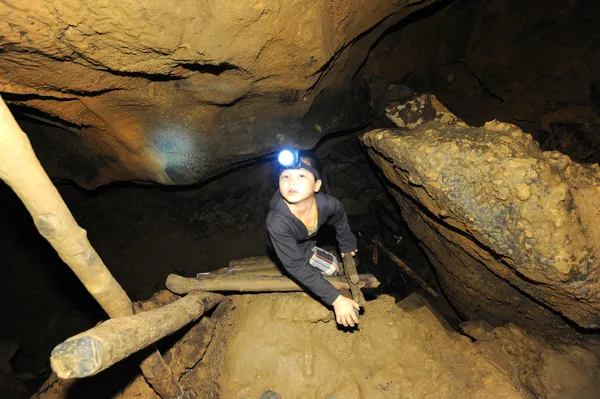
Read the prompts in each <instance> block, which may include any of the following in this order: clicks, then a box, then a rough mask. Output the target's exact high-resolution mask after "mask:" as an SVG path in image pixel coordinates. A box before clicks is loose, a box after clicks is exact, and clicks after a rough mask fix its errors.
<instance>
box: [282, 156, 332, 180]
mask: <svg viewBox="0 0 600 399" xmlns="http://www.w3.org/2000/svg"><path fill="white" fill-rule="evenodd" d="M300 161H302V163H305V164H307V165H308V166H310V167H311V168H313V169H315V171H316V172H317V174H318V175H319V176H315V180H319V179H320V178H321V177H320V174H321V163H320V162H319V160H318V159H317V158H315V157H313V156H312V155H302V156H300ZM288 169H291V168H290V167H289V166H287V167H286V166H282V165H279V167H278V168H277V182H279V177H280V176H281V173H282V172H283V171H284V170H288ZM313 175H314V173H313ZM317 177H318V178H317Z"/></svg>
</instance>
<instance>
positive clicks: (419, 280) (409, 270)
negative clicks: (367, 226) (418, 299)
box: [371, 236, 438, 298]
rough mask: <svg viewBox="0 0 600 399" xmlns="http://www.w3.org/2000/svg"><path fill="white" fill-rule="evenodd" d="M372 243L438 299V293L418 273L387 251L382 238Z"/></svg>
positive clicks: (374, 239)
mask: <svg viewBox="0 0 600 399" xmlns="http://www.w3.org/2000/svg"><path fill="white" fill-rule="evenodd" d="M371 241H372V242H373V244H374V245H376V246H378V247H379V248H381V250H382V251H383V252H385V253H386V255H387V256H389V258H390V259H391V260H393V261H394V263H396V264H397V265H398V266H400V268H401V269H402V270H403V271H404V272H405V273H406V274H408V275H409V276H410V277H412V278H414V279H415V280H416V281H417V283H419V285H420V286H421V287H422V288H423V289H424V290H425V291H427V292H429V293H430V294H431V295H432V296H433V297H435V298H437V297H438V293H437V292H435V290H434V289H433V288H431V287H429V286H428V285H427V283H426V282H425V281H423V279H422V278H421V277H419V276H418V275H417V273H415V272H414V271H412V269H411V268H410V267H408V266H407V265H406V263H404V262H402V261H401V260H400V259H399V258H398V257H397V256H396V255H394V254H393V253H392V251H390V250H389V249H387V248H386V247H385V246H384V245H383V243H382V242H381V238H379V237H378V236H375V238H373V239H371Z"/></svg>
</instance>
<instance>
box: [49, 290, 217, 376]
mask: <svg viewBox="0 0 600 399" xmlns="http://www.w3.org/2000/svg"><path fill="white" fill-rule="evenodd" d="M222 298H223V296H222V295H219V294H214V293H205V292H192V293H190V294H188V295H187V296H185V297H184V298H181V299H179V300H177V301H175V302H173V303H171V304H169V305H166V306H163V307H161V308H158V309H154V310H150V311H148V312H143V313H140V314H137V315H135V316H128V317H119V318H114V319H110V320H107V321H105V322H104V323H102V324H100V325H98V326H96V327H94V328H92V329H90V330H88V331H85V332H83V333H81V334H78V335H75V336H74V337H71V338H69V339H68V340H66V341H65V342H63V343H61V344H60V345H58V346H57V347H56V348H54V350H53V351H52V355H51V356H50V365H51V366H52V370H54V372H55V373H56V374H57V375H58V376H59V377H60V378H82V377H89V376H91V375H94V374H96V373H99V372H100V371H102V370H104V369H106V368H108V367H110V366H112V365H113V364H115V363H116V362H118V361H120V360H122V359H124V358H126V357H128V356H130V355H131V354H133V353H135V352H137V351H139V350H141V349H143V348H145V347H147V346H149V345H151V344H153V343H154V342H156V341H158V340H159V339H161V338H163V337H165V336H167V335H170V334H172V333H173V332H175V331H177V330H179V329H180V328H182V327H183V326H185V325H187V324H189V323H190V322H192V321H194V320H197V319H198V318H199V317H200V316H201V315H202V314H203V313H204V312H206V311H207V310H209V309H211V308H212V307H213V306H215V305H216V304H217V303H219V301H220V300H221V299H222Z"/></svg>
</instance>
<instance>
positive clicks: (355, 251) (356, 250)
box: [342, 249, 358, 258]
mask: <svg viewBox="0 0 600 399" xmlns="http://www.w3.org/2000/svg"><path fill="white" fill-rule="evenodd" d="M357 252H358V249H355V250H354V251H352V252H350V255H352V256H354V255H356V253H357ZM344 255H346V254H345V253H344V252H342V258H343V257H344Z"/></svg>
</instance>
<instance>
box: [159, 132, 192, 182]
mask: <svg viewBox="0 0 600 399" xmlns="http://www.w3.org/2000/svg"><path fill="white" fill-rule="evenodd" d="M198 139H199V137H198V135H194V134H190V133H186V132H185V131H183V130H177V129H164V130H161V131H160V132H157V133H156V134H155V135H154V137H153V140H152V141H153V143H154V147H155V148H156V150H157V151H158V152H159V153H160V155H161V156H162V164H163V167H164V170H165V172H167V174H168V175H169V178H170V179H171V180H172V181H173V183H175V184H178V183H181V184H184V183H188V182H190V181H193V180H194V179H196V178H197V177H198V176H197V174H198V172H199V169H200V167H201V162H200V161H201V154H200V145H199V140H198Z"/></svg>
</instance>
